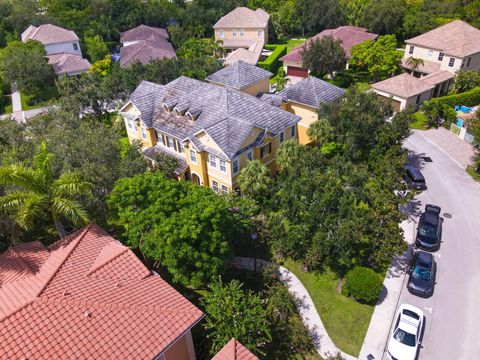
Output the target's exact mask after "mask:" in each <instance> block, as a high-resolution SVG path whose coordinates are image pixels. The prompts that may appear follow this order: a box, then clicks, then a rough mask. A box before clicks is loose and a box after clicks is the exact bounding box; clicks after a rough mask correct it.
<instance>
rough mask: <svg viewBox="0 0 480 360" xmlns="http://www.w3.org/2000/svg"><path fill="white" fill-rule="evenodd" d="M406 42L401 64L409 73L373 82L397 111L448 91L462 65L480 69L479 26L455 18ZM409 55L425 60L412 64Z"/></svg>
mask: <svg viewBox="0 0 480 360" xmlns="http://www.w3.org/2000/svg"><path fill="white" fill-rule="evenodd" d="M405 42H406V47H405V53H404V57H403V59H402V66H403V68H404V69H405V70H406V71H407V73H408V74H402V75H399V76H395V77H393V78H391V79H387V80H384V81H381V82H379V83H376V84H373V85H372V89H373V91H375V92H376V93H377V94H378V95H380V96H383V97H388V98H391V99H392V104H393V107H394V109H395V110H396V111H399V110H402V109H404V108H405V107H407V106H413V107H418V106H419V105H420V104H421V103H423V102H424V101H425V100H428V99H430V98H432V97H437V96H443V95H445V94H446V93H447V92H448V88H449V87H450V85H451V83H452V82H453V78H454V77H455V73H456V72H457V71H459V70H461V69H469V70H477V71H480V30H479V29H477V28H475V27H473V26H471V25H470V24H468V23H466V22H464V21H461V20H454V21H452V22H450V23H448V24H445V25H443V26H440V27H438V28H436V29H433V30H431V31H428V32H426V33H424V34H422V35H419V36H416V37H414V38H412V39H408V40H406V41H405ZM409 58H414V59H421V60H422V61H423V64H419V65H417V66H413V65H412V63H411V62H410V61H409Z"/></svg>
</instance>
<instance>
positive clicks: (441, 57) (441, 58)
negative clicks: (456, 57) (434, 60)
mask: <svg viewBox="0 0 480 360" xmlns="http://www.w3.org/2000/svg"><path fill="white" fill-rule="evenodd" d="M443 55H445V54H444V53H442V52H441V53H438V61H442V60H443Z"/></svg>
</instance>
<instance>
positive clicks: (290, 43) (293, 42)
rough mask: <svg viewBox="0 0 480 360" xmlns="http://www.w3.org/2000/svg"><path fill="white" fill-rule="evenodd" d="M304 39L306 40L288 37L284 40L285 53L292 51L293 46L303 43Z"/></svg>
mask: <svg viewBox="0 0 480 360" xmlns="http://www.w3.org/2000/svg"><path fill="white" fill-rule="evenodd" d="M305 41H307V39H290V40H288V41H285V44H287V54H288V53H289V52H290V51H292V49H293V48H294V47H297V46H298V45H301V44H303V43H304V42H305Z"/></svg>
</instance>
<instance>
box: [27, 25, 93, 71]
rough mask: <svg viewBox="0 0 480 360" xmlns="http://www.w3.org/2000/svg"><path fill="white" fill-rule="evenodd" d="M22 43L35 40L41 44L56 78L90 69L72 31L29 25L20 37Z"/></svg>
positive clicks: (51, 26)
mask: <svg viewBox="0 0 480 360" xmlns="http://www.w3.org/2000/svg"><path fill="white" fill-rule="evenodd" d="M21 38H22V41H23V42H27V41H28V40H36V41H39V42H41V43H42V44H43V46H44V47H45V51H46V52H47V58H48V63H49V64H52V66H53V70H54V71H55V74H56V75H57V76H63V75H69V76H73V75H78V74H81V73H84V72H86V71H87V70H88V69H89V68H90V63H89V62H88V60H87V59H84V58H83V57H82V50H81V49H80V44H79V38H78V36H77V34H75V32H73V31H72V30H67V29H64V28H61V27H59V26H55V25H52V24H44V25H40V26H38V27H37V26H33V25H30V26H29V27H28V28H27V29H26V30H25V31H24V32H23V33H22V35H21Z"/></svg>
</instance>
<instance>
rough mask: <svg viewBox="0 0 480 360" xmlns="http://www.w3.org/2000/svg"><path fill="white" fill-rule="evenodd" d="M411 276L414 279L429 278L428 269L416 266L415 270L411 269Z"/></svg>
mask: <svg viewBox="0 0 480 360" xmlns="http://www.w3.org/2000/svg"><path fill="white" fill-rule="evenodd" d="M412 276H413V277H414V278H415V279H420V280H430V271H428V270H425V269H422V268H421V267H419V266H417V267H416V268H415V270H413V273H412Z"/></svg>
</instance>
